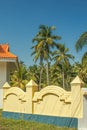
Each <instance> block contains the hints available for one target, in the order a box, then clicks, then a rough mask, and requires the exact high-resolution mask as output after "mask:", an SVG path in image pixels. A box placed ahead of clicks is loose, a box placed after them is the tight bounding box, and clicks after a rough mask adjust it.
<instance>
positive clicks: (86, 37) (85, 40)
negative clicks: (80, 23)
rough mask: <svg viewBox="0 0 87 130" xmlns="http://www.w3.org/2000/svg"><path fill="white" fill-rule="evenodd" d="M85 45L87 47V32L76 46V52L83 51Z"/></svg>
mask: <svg viewBox="0 0 87 130" xmlns="http://www.w3.org/2000/svg"><path fill="white" fill-rule="evenodd" d="M85 45H87V32H84V33H83V34H82V35H81V36H80V38H79V39H78V40H77V42H76V44H75V48H76V51H77V52H78V51H79V50H81V49H82V48H83V47H84V46H85Z"/></svg>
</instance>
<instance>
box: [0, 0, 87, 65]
mask: <svg viewBox="0 0 87 130" xmlns="http://www.w3.org/2000/svg"><path fill="white" fill-rule="evenodd" d="M41 24H44V25H48V26H52V25H54V26H56V31H55V32H54V33H55V34H57V35H59V36H61V37H62V39H61V40H60V41H59V42H60V43H63V44H65V45H66V47H68V48H69V50H70V51H69V53H71V54H73V55H74V56H75V61H80V59H81V57H82V55H83V54H84V52H85V51H86V50H87V48H85V47H84V49H82V51H80V52H79V53H77V52H76V50H75V43H76V41H77V39H78V38H79V37H80V35H81V34H82V33H83V32H85V31H87V0H0V43H6V42H7V43H9V45H10V50H11V52H13V53H14V54H16V55H17V56H18V57H19V60H21V61H24V63H25V64H26V65H27V66H30V65H33V64H34V61H33V57H31V49H30V48H31V46H32V39H33V37H34V36H35V35H36V33H37V32H38V27H39V25H41Z"/></svg>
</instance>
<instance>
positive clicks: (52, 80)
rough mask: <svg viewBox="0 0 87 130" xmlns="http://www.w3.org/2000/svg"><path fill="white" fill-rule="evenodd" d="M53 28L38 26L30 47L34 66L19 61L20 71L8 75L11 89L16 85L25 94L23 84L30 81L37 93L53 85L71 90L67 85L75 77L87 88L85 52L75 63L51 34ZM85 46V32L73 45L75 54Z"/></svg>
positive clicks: (86, 59)
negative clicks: (36, 86)
mask: <svg viewBox="0 0 87 130" xmlns="http://www.w3.org/2000/svg"><path fill="white" fill-rule="evenodd" d="M55 29H56V28H55V27H54V26H50V27H49V26H46V25H40V26H39V31H38V32H37V34H36V36H35V37H34V38H33V39H32V47H31V51H32V53H31V55H33V57H34V58H33V60H34V62H35V63H34V64H33V65H32V66H29V67H27V66H26V65H25V64H24V62H23V61H20V62H19V70H17V71H14V72H12V73H11V81H10V83H11V85H12V86H18V87H20V88H22V89H23V90H24V91H25V85H26V84H27V83H28V82H29V81H30V80H31V79H33V80H34V81H35V82H36V83H37V84H38V89H39V90H40V89H41V88H43V87H45V86H47V85H52V84H53V85H57V86H60V87H63V88H64V89H66V90H70V82H71V81H72V79H73V78H74V77H75V76H76V75H78V76H79V77H80V78H81V79H82V80H83V81H84V83H85V87H86V86H87V52H85V53H84V55H83V57H82V59H81V62H74V59H75V58H74V56H73V55H72V54H70V53H69V48H67V47H66V46H65V44H62V43H60V42H59V40H61V36H58V35H55V34H54V33H53V31H54V30H55ZM86 44H87V32H85V33H83V34H82V35H81V36H80V38H79V39H78V40H77V42H76V43H75V49H76V51H77V52H78V51H79V50H81V49H82V48H83V47H84V46H85V45H86ZM71 60H73V64H71V63H72V62H70V61H71ZM37 61H38V62H39V64H37Z"/></svg>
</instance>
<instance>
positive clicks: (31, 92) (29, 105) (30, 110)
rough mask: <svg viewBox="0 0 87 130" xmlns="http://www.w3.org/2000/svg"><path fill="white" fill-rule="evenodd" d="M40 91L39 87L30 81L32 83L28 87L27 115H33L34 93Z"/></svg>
mask: <svg viewBox="0 0 87 130" xmlns="http://www.w3.org/2000/svg"><path fill="white" fill-rule="evenodd" d="M37 90H38V85H37V84H36V83H35V82H34V81H33V80H30V82H29V83H28V84H27V85H26V99H27V101H26V111H25V112H26V113H30V114H32V113H33V102H32V99H33V96H34V92H36V91H37Z"/></svg>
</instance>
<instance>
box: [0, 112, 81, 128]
mask: <svg viewBox="0 0 87 130" xmlns="http://www.w3.org/2000/svg"><path fill="white" fill-rule="evenodd" d="M2 116H3V117H4V118H13V119H18V120H19V119H20V120H21V119H22V120H29V121H36V122H41V123H45V124H52V125H56V126H60V127H68V128H78V119H77V118H70V117H56V116H47V115H36V114H25V113H15V112H7V111H3V112H2Z"/></svg>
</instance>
